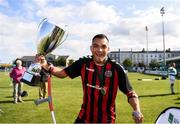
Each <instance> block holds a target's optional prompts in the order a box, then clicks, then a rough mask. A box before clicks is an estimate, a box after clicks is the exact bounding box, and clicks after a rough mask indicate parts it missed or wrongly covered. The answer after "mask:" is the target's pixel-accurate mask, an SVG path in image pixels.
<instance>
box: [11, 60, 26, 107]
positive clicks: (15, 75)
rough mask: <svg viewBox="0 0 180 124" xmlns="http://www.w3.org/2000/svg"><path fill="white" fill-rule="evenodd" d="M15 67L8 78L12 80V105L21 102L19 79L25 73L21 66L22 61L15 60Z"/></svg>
mask: <svg viewBox="0 0 180 124" xmlns="http://www.w3.org/2000/svg"><path fill="white" fill-rule="evenodd" d="M15 64H16V66H15V67H14V68H13V70H12V71H11V72H10V74H9V75H10V77H11V78H12V79H13V98H14V104H16V103H17V102H23V101H22V98H21V86H22V83H21V78H22V76H23V74H24V72H25V71H26V68H25V67H23V66H22V61H21V60H20V59H16V61H15Z"/></svg>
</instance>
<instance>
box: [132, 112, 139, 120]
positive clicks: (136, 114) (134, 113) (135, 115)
mask: <svg viewBox="0 0 180 124" xmlns="http://www.w3.org/2000/svg"><path fill="white" fill-rule="evenodd" d="M140 115H141V113H140V112H139V111H133V112H132V116H134V117H137V118H138V117H140Z"/></svg>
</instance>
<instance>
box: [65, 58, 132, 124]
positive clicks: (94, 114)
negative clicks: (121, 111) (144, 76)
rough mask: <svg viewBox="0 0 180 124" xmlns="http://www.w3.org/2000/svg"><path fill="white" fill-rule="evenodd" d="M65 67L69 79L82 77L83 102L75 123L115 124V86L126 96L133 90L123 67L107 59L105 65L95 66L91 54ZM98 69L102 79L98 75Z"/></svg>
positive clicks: (116, 89)
mask: <svg viewBox="0 0 180 124" xmlns="http://www.w3.org/2000/svg"><path fill="white" fill-rule="evenodd" d="M102 69H103V70H104V71H102ZM64 70H65V72H66V73H67V75H68V76H69V77H70V78H75V77H78V76H81V79H82V86H83V104H82V106H81V110H80V112H79V116H78V118H77V120H76V122H84V123H114V122H115V117H116V114H115V98H116V95H117V91H118V89H120V90H121V91H122V92H123V93H124V94H126V95H128V94H130V93H131V92H132V91H133V89H132V87H131V85H130V82H129V80H128V78H127V75H126V73H125V71H124V69H123V68H122V66H120V65H119V64H118V63H116V62H114V61H112V60H111V59H110V58H108V59H107V61H106V63H105V64H104V66H98V65H96V64H95V63H94V61H93V58H92V57H84V58H80V59H79V60H77V61H75V62H74V63H73V64H72V65H70V66H69V67H67V68H65V69H64ZM100 72H102V75H103V78H102V80H101V79H100V78H99V75H100V74H101V73H100ZM102 89H104V90H105V94H103V93H102Z"/></svg>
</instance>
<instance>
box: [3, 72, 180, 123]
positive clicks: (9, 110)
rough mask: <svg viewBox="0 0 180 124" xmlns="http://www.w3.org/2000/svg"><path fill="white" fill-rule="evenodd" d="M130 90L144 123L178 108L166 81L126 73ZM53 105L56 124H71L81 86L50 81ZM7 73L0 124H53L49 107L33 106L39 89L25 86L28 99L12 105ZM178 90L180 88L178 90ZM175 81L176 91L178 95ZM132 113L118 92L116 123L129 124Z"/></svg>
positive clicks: (74, 82) (179, 98)
mask: <svg viewBox="0 0 180 124" xmlns="http://www.w3.org/2000/svg"><path fill="white" fill-rule="evenodd" d="M128 76H129V79H130V81H131V82H132V86H133V88H134V89H135V90H136V92H137V93H138V95H139V97H140V98H139V99H140V105H141V111H142V113H143V114H144V122H145V123H154V121H155V120H156V118H157V116H158V115H159V113H160V112H161V111H163V110H164V109H165V108H167V107H170V106H178V107H179V106H180V94H176V95H170V89H169V80H154V78H155V77H156V76H148V75H143V74H138V73H128ZM139 78H150V79H153V80H152V81H138V80H137V79H139ZM52 83H53V84H52V86H53V91H52V94H53V104H54V112H55V116H56V121H57V123H66V122H69V123H73V122H74V120H75V119H76V117H77V115H78V113H79V110H80V107H81V102H82V86H81V80H80V78H76V79H73V80H71V79H69V78H66V79H58V78H55V77H53V79H52ZM9 84H10V78H9V77H8V73H4V72H1V73H0V109H2V110H3V111H4V112H3V113H1V114H0V123H52V119H51V115H50V112H49V108H48V103H43V104H41V105H39V106H36V105H35V104H34V100H36V99H37V98H38V87H30V86H28V85H26V84H24V86H23V90H26V91H28V94H29V96H27V97H23V100H24V102H23V103H18V104H13V98H12V87H11V86H9ZM179 87H180V86H179ZM177 90H178V89H177V81H176V84H175V91H176V92H177ZM131 112H132V109H131V107H130V105H129V104H128V103H127V98H126V96H125V95H123V94H122V93H121V92H118V95H117V98H116V117H117V118H116V122H117V123H132V122H134V121H133V120H132V116H131Z"/></svg>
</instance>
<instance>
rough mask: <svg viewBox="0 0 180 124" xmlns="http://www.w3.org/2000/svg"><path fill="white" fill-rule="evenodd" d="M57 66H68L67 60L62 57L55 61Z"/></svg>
mask: <svg viewBox="0 0 180 124" xmlns="http://www.w3.org/2000/svg"><path fill="white" fill-rule="evenodd" d="M55 64H56V66H66V59H65V58H64V57H61V58H59V59H57V60H56V61H55Z"/></svg>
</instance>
